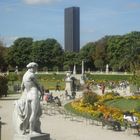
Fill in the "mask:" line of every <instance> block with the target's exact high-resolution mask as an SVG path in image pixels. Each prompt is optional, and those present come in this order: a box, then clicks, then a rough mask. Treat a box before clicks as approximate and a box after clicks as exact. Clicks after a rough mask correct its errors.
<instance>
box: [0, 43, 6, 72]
mask: <svg viewBox="0 0 140 140" xmlns="http://www.w3.org/2000/svg"><path fill="white" fill-rule="evenodd" d="M6 53H7V48H6V47H5V46H4V44H3V42H2V41H0V70H1V71H5V70H6V67H7V64H6V58H5V57H6Z"/></svg>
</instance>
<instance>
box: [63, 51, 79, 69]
mask: <svg viewBox="0 0 140 140" xmlns="http://www.w3.org/2000/svg"><path fill="white" fill-rule="evenodd" d="M80 63H81V61H80V57H79V53H76V52H65V53H64V63H63V65H64V69H65V70H71V71H72V70H73V66H74V65H79V64H80Z"/></svg>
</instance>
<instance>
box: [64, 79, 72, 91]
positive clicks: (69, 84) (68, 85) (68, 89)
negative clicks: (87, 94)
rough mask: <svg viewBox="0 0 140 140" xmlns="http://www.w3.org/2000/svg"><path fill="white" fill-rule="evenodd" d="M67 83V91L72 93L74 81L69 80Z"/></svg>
mask: <svg viewBox="0 0 140 140" xmlns="http://www.w3.org/2000/svg"><path fill="white" fill-rule="evenodd" d="M65 83H66V87H65V90H67V91H72V80H71V79H68V80H66V81H65Z"/></svg>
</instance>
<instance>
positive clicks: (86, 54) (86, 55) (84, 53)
mask: <svg viewBox="0 0 140 140" xmlns="http://www.w3.org/2000/svg"><path fill="white" fill-rule="evenodd" d="M95 49H96V44H95V43H94V42H89V43H87V44H86V45H85V46H83V47H82V49H81V50H80V54H79V55H80V56H79V57H80V60H81V61H82V60H85V63H86V65H85V66H86V68H90V69H91V70H93V69H94V68H95V66H94V59H93V57H92V56H93V54H94V53H95Z"/></svg>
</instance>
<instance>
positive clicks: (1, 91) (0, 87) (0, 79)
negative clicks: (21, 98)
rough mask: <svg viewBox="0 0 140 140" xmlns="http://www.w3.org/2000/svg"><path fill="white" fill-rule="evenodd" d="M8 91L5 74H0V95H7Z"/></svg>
mask: <svg viewBox="0 0 140 140" xmlns="http://www.w3.org/2000/svg"><path fill="white" fill-rule="evenodd" d="M7 92H8V79H7V77H6V76H3V75H0V97H1V96H3V95H5V96H7Z"/></svg>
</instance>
